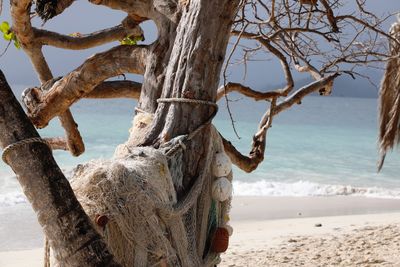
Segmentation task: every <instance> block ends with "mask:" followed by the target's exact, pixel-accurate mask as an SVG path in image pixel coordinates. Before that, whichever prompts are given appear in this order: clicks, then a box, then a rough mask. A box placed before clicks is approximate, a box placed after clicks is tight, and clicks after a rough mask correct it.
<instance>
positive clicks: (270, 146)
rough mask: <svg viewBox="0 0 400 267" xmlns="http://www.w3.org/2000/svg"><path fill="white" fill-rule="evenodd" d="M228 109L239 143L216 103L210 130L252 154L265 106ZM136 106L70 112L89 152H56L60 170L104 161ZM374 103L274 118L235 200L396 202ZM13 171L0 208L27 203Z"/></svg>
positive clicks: (395, 158) (237, 101)
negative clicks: (359, 198)
mask: <svg viewBox="0 0 400 267" xmlns="http://www.w3.org/2000/svg"><path fill="white" fill-rule="evenodd" d="M231 98H232V99H234V101H232V102H229V103H230V107H231V109H232V114H233V117H234V120H235V126H236V128H237V130H238V133H239V136H240V137H241V138H240V139H238V138H237V137H236V136H235V134H234V132H233V129H232V126H231V121H230V120H229V116H228V114H227V112H226V107H225V102H224V100H222V101H221V102H220V106H221V108H220V112H219V114H218V116H217V118H216V119H215V121H214V124H215V125H216V127H217V128H218V129H219V131H220V132H221V133H222V135H224V136H225V137H226V138H228V139H229V140H231V141H232V143H233V144H235V146H236V147H237V148H238V149H239V150H240V151H242V152H243V153H248V152H249V150H250V144H251V138H252V135H253V134H254V133H255V131H256V129H257V125H258V120H259V119H260V117H261V114H262V113H263V112H264V111H265V110H266V108H267V107H268V105H267V103H266V102H257V103H255V102H253V101H249V100H247V99H243V98H239V97H238V96H235V95H233V96H232V97H231ZM135 104H136V102H135V101H128V100H113V101H106V100H85V101H82V102H79V103H77V104H76V105H75V106H74V107H73V108H72V112H73V114H74V117H75V119H76V121H77V122H78V124H79V129H80V131H81V133H82V135H83V138H84V140H85V144H86V153H85V154H84V155H83V156H81V157H79V158H73V157H71V156H70V155H69V154H68V153H66V152H60V151H58V152H55V153H54V155H55V158H56V159H57V161H58V162H59V164H60V166H61V167H62V168H63V169H64V170H66V171H67V170H70V169H72V168H73V167H74V166H75V165H76V164H79V163H83V162H85V161H87V160H90V159H94V158H109V157H111V156H112V154H113V152H114V149H115V147H116V146H117V145H118V144H120V143H122V142H124V141H126V139H127V137H128V129H129V128H130V124H131V121H132V116H133V108H134V106H135ZM376 113H377V101H376V99H364V98H337V97H317V96H312V97H308V98H306V99H305V100H304V101H303V103H302V105H298V106H296V107H294V108H292V109H291V110H289V111H286V112H284V113H282V114H280V115H278V116H277V117H276V118H275V119H274V123H273V127H272V128H271V129H270V130H269V132H268V137H267V149H266V155H265V161H264V162H263V163H262V164H261V165H260V166H259V168H258V169H257V170H256V171H255V172H253V173H251V174H246V173H244V172H242V171H240V170H239V169H237V168H235V169H234V174H235V175H234V177H235V182H234V194H236V195H276V196H314V195H364V196H371V197H390V198H393V197H395V198H400V164H399V162H400V153H398V151H395V152H393V153H391V154H390V155H389V156H388V157H387V159H386V162H385V165H384V168H383V171H382V172H381V173H379V174H378V173H376V162H377V159H378V154H377V146H376V136H377V130H376V128H377V120H376V118H377V115H376ZM40 132H41V134H42V135H43V136H62V135H63V131H62V129H61V128H60V126H59V123H58V122H57V121H56V120H54V121H53V122H52V123H51V124H50V126H49V127H48V128H46V129H44V130H41V131H40ZM24 201H25V200H24V197H23V196H22V194H21V192H20V189H19V186H18V184H17V181H16V179H15V178H13V174H12V172H11V171H10V169H9V168H8V167H7V166H5V165H4V164H3V163H0V205H12V204H15V203H20V202H24Z"/></svg>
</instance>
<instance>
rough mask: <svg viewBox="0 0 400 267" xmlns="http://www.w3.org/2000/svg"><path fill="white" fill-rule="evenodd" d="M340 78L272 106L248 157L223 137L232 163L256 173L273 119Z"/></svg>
mask: <svg viewBox="0 0 400 267" xmlns="http://www.w3.org/2000/svg"><path fill="white" fill-rule="evenodd" d="M338 76H339V74H338V73H335V74H332V75H330V76H328V77H326V78H322V79H320V80H318V81H316V82H313V83H311V84H309V85H307V86H305V87H303V88H300V89H299V90H297V91H296V92H294V93H293V94H292V95H291V96H289V97H287V98H286V99H285V100H284V101H282V102H281V103H279V104H277V105H276V106H274V105H273V104H271V108H270V109H269V110H268V111H267V112H266V113H265V114H264V116H263V118H262V119H261V121H260V124H259V128H258V132H257V133H256V134H255V135H254V137H253V143H252V148H251V152H250V153H249V155H248V156H245V155H243V154H242V153H240V152H239V151H238V150H237V149H236V148H235V147H234V146H233V145H232V143H231V142H229V141H228V140H226V139H224V138H223V137H222V140H223V142H224V148H225V151H226V153H227V154H228V156H229V157H230V158H231V160H232V163H233V164H235V165H236V166H238V167H239V168H240V169H242V170H243V171H245V172H252V171H254V170H255V169H256V168H257V167H258V165H259V164H260V163H261V162H262V161H263V160H264V152H265V138H266V132H267V129H268V128H269V126H270V125H271V122H272V117H274V116H275V115H277V114H279V113H280V112H282V111H284V110H286V109H288V108H290V107H292V106H293V105H294V104H298V103H301V100H302V99H303V98H304V97H305V96H306V95H309V94H311V93H314V92H318V91H320V90H326V89H325V88H327V87H332V85H333V81H334V79H335V78H336V77H338ZM329 91H330V90H329ZM271 113H272V116H271Z"/></svg>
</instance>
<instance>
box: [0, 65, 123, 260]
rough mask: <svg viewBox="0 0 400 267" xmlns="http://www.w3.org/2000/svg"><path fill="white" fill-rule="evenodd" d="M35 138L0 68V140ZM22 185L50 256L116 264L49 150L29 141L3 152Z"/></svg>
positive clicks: (2, 143)
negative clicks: (49, 250)
mask: <svg viewBox="0 0 400 267" xmlns="http://www.w3.org/2000/svg"><path fill="white" fill-rule="evenodd" d="M36 137H39V134H38V133H37V131H36V129H35V127H34V126H33V125H32V123H31V122H30V121H29V119H28V117H27V116H26V115H25V113H24V111H23V109H22V107H21V106H20V104H19V103H18V101H17V99H16V98H15V97H14V95H13V93H12V91H11V88H10V87H9V85H8V84H7V82H6V79H5V77H4V75H3V73H2V72H1V71H0V145H1V147H2V148H5V147H7V146H8V145H10V144H14V143H16V142H18V141H22V140H26V139H29V138H36ZM7 161H8V162H9V164H10V166H11V168H12V169H13V171H14V172H15V173H16V174H17V178H18V181H19V183H20V184H21V187H22V189H23V191H24V193H25V195H26V197H27V198H28V200H29V202H30V203H31V205H32V207H33V209H34V210H35V212H36V214H37V218H38V221H39V223H40V225H41V226H42V227H43V231H44V232H45V234H46V237H47V238H48V240H49V242H50V244H51V246H52V247H53V248H54V252H55V257H56V259H57V260H58V261H59V262H62V263H63V264H64V266H120V265H119V264H117V263H116V262H115V261H114V259H113V256H112V255H111V254H110V252H109V251H108V249H107V246H106V244H105V243H104V242H103V240H102V239H101V236H100V235H99V234H98V233H97V232H96V231H95V230H94V228H93V227H92V224H91V222H90V220H89V218H88V216H87V215H86V214H85V212H84V211H83V209H82V207H81V205H80V204H79V202H78V200H77V199H76V197H75V195H74V192H73V191H72V189H71V186H70V185H69V182H68V181H67V179H66V178H65V176H64V174H63V173H62V171H61V170H60V168H59V167H58V165H57V163H56V162H55V160H54V158H53V156H52V154H51V150H50V149H49V147H48V146H47V145H45V144H43V143H29V144H24V145H21V146H18V147H16V148H14V149H12V150H11V151H10V152H9V153H8V154H7Z"/></svg>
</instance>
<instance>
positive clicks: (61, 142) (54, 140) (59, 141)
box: [44, 137, 68, 151]
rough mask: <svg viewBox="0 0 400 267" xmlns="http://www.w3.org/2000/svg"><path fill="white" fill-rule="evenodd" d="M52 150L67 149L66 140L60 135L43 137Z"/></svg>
mask: <svg viewBox="0 0 400 267" xmlns="http://www.w3.org/2000/svg"><path fill="white" fill-rule="evenodd" d="M44 140H46V142H47V143H48V144H49V145H50V147H51V149H52V150H65V151H67V150H68V145H67V141H66V140H65V139H64V138H62V137H51V138H44Z"/></svg>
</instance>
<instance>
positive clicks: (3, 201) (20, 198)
mask: <svg viewBox="0 0 400 267" xmlns="http://www.w3.org/2000/svg"><path fill="white" fill-rule="evenodd" d="M22 203H26V197H25V196H24V195H23V194H22V193H18V192H13V193H5V194H0V207H8V206H14V205H17V204H22Z"/></svg>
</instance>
